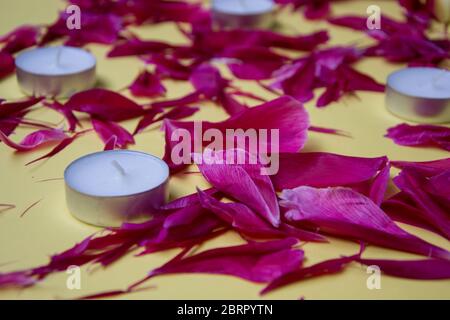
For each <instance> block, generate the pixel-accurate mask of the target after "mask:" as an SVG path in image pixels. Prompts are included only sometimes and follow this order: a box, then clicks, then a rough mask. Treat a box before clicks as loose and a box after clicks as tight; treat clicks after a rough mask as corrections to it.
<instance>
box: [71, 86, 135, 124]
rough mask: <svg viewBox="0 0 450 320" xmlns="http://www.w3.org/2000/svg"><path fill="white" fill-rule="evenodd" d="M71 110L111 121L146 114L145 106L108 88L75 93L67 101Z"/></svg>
mask: <svg viewBox="0 0 450 320" xmlns="http://www.w3.org/2000/svg"><path fill="white" fill-rule="evenodd" d="M65 106H66V107H67V108H69V109H70V110H75V111H80V112H85V113H88V114H89V115H91V116H93V117H95V118H99V119H103V120H110V121H122V120H127V119H132V118H136V117H139V116H141V115H143V114H144V110H143V108H142V107H141V106H140V105H138V104H137V103H135V102H133V101H131V100H130V99H128V98H126V97H124V96H122V95H120V94H118V93H116V92H113V91H109V90H106V89H90V90H86V91H82V92H79V93H76V94H74V95H73V96H72V97H70V99H69V101H67V102H66V104H65Z"/></svg>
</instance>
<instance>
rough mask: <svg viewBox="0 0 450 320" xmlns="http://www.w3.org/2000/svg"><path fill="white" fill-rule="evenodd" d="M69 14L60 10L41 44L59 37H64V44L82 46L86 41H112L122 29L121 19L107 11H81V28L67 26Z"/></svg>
mask: <svg viewBox="0 0 450 320" xmlns="http://www.w3.org/2000/svg"><path fill="white" fill-rule="evenodd" d="M68 18H69V14H68V13H66V12H62V13H61V14H60V16H59V18H58V20H57V21H56V22H55V23H54V24H52V25H51V26H49V27H48V28H47V32H46V33H45V35H44V37H43V39H42V40H41V44H47V43H48V42H51V41H53V40H56V39H59V38H63V37H64V38H66V42H65V44H66V45H69V46H83V45H85V44H87V43H102V44H111V43H114V42H115V41H116V40H117V39H118V36H119V32H120V31H121V30H122V28H123V26H122V20H121V19H120V18H119V17H118V16H116V15H114V14H109V13H91V12H83V14H82V15H81V28H80V29H69V28H67V22H66V21H67V19H68Z"/></svg>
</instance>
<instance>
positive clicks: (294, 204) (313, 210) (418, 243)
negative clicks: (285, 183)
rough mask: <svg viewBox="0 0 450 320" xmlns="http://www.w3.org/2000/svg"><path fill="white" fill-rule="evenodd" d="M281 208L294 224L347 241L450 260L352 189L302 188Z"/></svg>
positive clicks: (284, 197)
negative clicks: (348, 239)
mask: <svg viewBox="0 0 450 320" xmlns="http://www.w3.org/2000/svg"><path fill="white" fill-rule="evenodd" d="M281 198H282V201H281V202H280V205H281V206H283V207H285V208H287V209H288V211H287V212H286V213H285V217H286V218H287V219H288V220H289V221H291V223H296V224H301V225H302V226H308V227H310V228H314V229H315V230H316V229H317V228H320V230H321V232H324V233H330V234H333V235H337V236H341V237H344V238H350V239H357V240H360V241H367V242H369V243H373V244H376V245H379V246H383V247H388V248H392V249H397V250H402V251H406V252H412V253H417V254H421V255H425V256H428V257H433V258H439V259H446V260H450V253H449V252H448V251H446V250H445V249H442V248H439V247H437V246H434V245H432V244H430V243H428V242H425V241H423V240H421V239H420V238H418V237H416V236H414V235H412V234H409V233H407V232H406V231H404V230H403V229H401V228H400V227H398V226H397V225H396V224H395V223H394V221H393V220H391V218H389V216H387V215H386V213H384V212H383V211H382V210H381V209H380V208H379V207H378V206H377V205H376V204H375V203H374V202H372V201H371V200H370V199H369V198H367V197H365V196H363V195H361V194H359V193H357V192H355V191H353V190H352V189H349V188H342V187H338V188H328V189H315V188H311V187H298V188H296V189H291V190H289V189H286V190H283V193H282V196H281Z"/></svg>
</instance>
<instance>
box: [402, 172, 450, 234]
mask: <svg viewBox="0 0 450 320" xmlns="http://www.w3.org/2000/svg"><path fill="white" fill-rule="evenodd" d="M448 172H450V170H447V171H446V172H445V173H446V175H444V179H445V180H447V181H446V183H445V182H444V185H445V188H447V186H448V178H449V174H448ZM435 177H439V175H436V176H435ZM394 182H395V184H396V185H397V187H399V188H400V189H401V190H402V191H403V193H406V194H407V195H408V196H409V198H410V199H411V200H412V201H413V203H414V204H415V206H417V207H418V208H420V209H421V210H420V211H421V213H422V217H423V218H424V220H425V221H427V222H428V223H429V224H431V225H432V226H433V227H434V228H435V229H437V230H439V231H440V233H441V234H442V235H443V236H445V237H446V238H447V239H450V215H449V214H448V210H447V209H448V208H445V206H441V205H440V203H439V201H438V200H436V199H434V198H433V196H432V193H431V194H430V193H429V192H427V190H426V189H425V190H424V186H427V183H431V188H433V183H435V181H433V180H431V182H430V180H429V179H426V178H424V177H423V176H422V175H421V174H420V172H418V171H417V170H414V169H412V168H405V169H403V170H402V171H401V173H400V174H399V175H398V176H397V177H395V178H394ZM439 184H440V182H438V188H439ZM439 190H440V188H439ZM432 191H434V190H433V189H432ZM442 202H445V203H446V204H447V205H448V207H450V198H448V197H447V198H446V197H445V195H444V197H442Z"/></svg>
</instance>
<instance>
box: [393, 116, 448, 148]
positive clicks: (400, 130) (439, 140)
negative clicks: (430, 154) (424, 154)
mask: <svg viewBox="0 0 450 320" xmlns="http://www.w3.org/2000/svg"><path fill="white" fill-rule="evenodd" d="M386 137H388V138H390V139H392V140H393V141H394V142H395V143H396V144H399V145H402V146H433V147H438V148H441V149H444V150H448V151H450V128H447V127H443V126H436V125H430V124H419V125H415V126H412V125H409V124H406V123H402V124H399V125H397V126H395V127H392V128H389V129H388V132H387V134H386Z"/></svg>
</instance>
